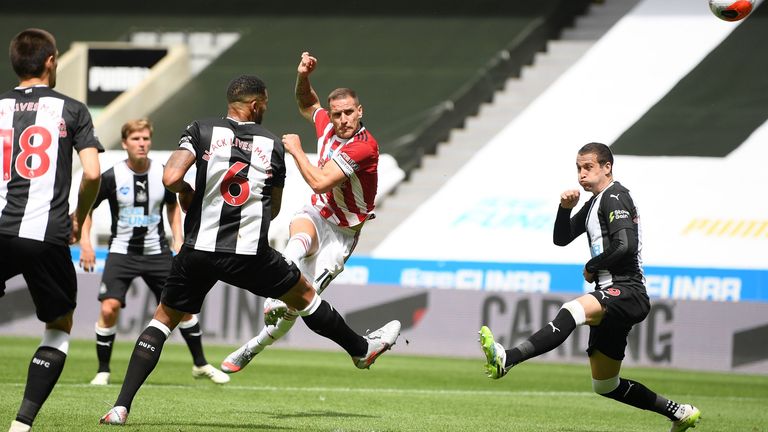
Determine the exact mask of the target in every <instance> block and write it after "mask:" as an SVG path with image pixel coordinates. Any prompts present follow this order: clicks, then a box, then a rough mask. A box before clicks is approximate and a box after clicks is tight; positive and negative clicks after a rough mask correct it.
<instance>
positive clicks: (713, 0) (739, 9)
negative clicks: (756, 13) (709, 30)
mask: <svg viewBox="0 0 768 432" xmlns="http://www.w3.org/2000/svg"><path fill="white" fill-rule="evenodd" d="M754 5H755V1H754V0H709V9H710V10H712V13H713V14H715V16H716V17H718V18H720V19H721V20H724V21H739V20H742V19H744V18H746V17H747V15H749V13H750V12H752V7H753V6H754Z"/></svg>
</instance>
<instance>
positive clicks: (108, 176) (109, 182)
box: [92, 168, 117, 209]
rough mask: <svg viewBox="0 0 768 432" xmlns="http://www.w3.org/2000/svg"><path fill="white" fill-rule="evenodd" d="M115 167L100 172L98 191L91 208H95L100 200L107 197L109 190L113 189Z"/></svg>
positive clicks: (114, 187)
mask: <svg viewBox="0 0 768 432" xmlns="http://www.w3.org/2000/svg"><path fill="white" fill-rule="evenodd" d="M116 188H117V187H116V186H115V169H114V168H110V169H108V170H106V171H104V172H103V173H102V174H101V183H99V192H98V193H97V194H96V200H95V201H94V202H93V206H92V208H94V209H95V208H96V207H98V206H99V204H101V202H102V201H104V200H105V199H107V198H108V197H109V193H110V191H113V192H114V191H115V189H116Z"/></svg>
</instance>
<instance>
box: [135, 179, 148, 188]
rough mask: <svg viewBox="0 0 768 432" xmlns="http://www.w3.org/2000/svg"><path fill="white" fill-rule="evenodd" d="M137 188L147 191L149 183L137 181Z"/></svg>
mask: <svg viewBox="0 0 768 432" xmlns="http://www.w3.org/2000/svg"><path fill="white" fill-rule="evenodd" d="M136 186H138V187H140V188H142V189H146V188H147V181H146V180H144V181H143V182H140V181H138V180H136Z"/></svg>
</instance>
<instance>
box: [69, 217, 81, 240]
mask: <svg viewBox="0 0 768 432" xmlns="http://www.w3.org/2000/svg"><path fill="white" fill-rule="evenodd" d="M69 218H70V219H71V220H72V234H71V235H70V236H69V244H75V243H77V242H79V241H80V222H79V221H78V220H77V216H76V215H75V212H72V214H70V215H69Z"/></svg>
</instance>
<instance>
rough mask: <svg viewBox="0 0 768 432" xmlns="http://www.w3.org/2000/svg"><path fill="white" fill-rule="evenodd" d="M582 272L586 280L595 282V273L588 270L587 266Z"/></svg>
mask: <svg viewBox="0 0 768 432" xmlns="http://www.w3.org/2000/svg"><path fill="white" fill-rule="evenodd" d="M582 274H583V275H584V280H585V281H587V282H588V283H593V282H594V281H595V274H594V273H590V272H588V271H587V268H586V267H584V270H582Z"/></svg>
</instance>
